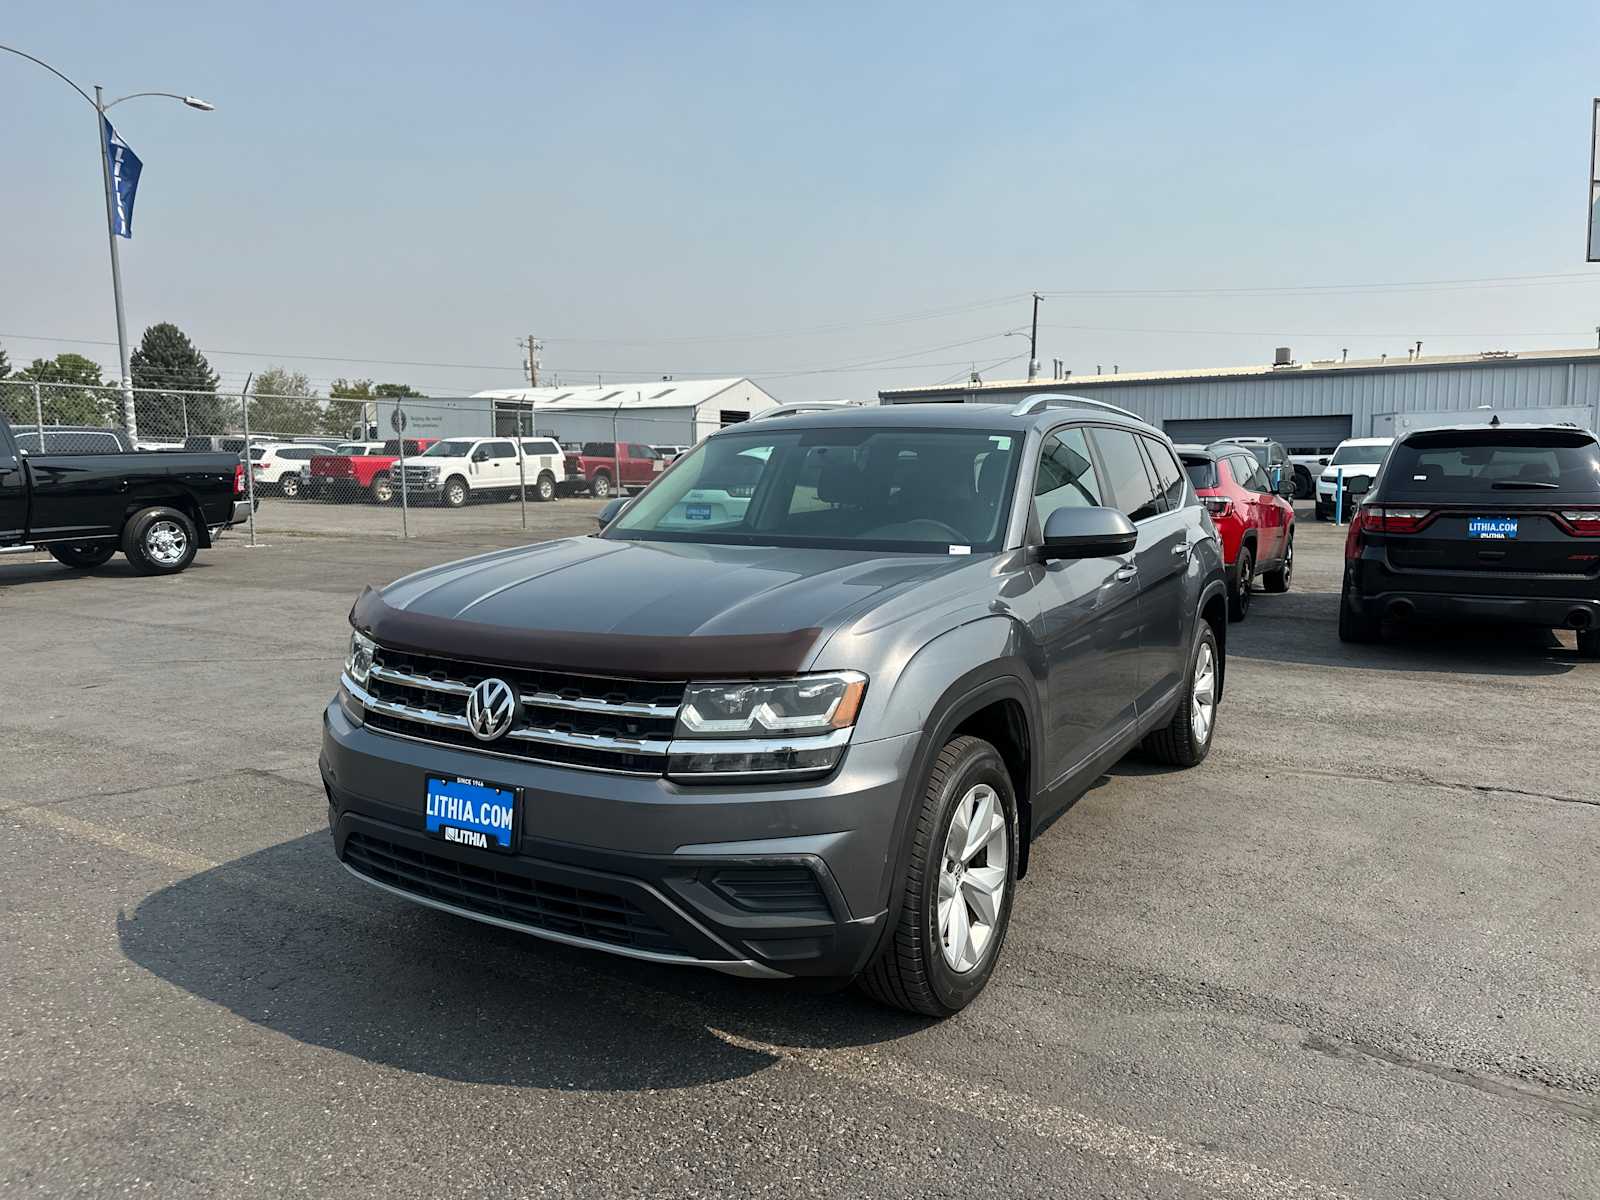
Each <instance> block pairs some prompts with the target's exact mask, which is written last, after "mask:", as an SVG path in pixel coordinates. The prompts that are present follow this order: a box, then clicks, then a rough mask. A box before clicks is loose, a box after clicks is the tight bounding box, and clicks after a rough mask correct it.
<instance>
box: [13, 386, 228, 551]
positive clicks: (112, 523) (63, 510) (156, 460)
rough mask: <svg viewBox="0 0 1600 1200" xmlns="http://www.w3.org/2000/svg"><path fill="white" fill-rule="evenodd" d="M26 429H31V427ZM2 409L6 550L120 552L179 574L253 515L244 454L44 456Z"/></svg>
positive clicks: (47, 443)
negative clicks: (216, 539) (19, 435)
mask: <svg viewBox="0 0 1600 1200" xmlns="http://www.w3.org/2000/svg"><path fill="white" fill-rule="evenodd" d="M22 432H26V430H24V431H22ZM33 437H34V444H33V446H31V447H30V446H29V445H28V443H27V439H24V440H23V444H22V445H20V446H19V445H18V438H17V436H16V435H15V434H13V432H12V429H11V425H10V424H9V423H8V422H7V420H6V418H5V416H4V415H3V414H0V550H4V549H6V548H7V547H16V546H36V547H38V548H39V549H41V550H46V551H48V552H49V553H50V555H51V556H52V557H53V558H55V560H56V561H57V562H60V563H65V564H66V565H67V566H69V567H77V568H80V569H84V568H89V567H98V566H100V565H101V564H102V563H104V562H106V561H107V560H108V559H110V558H111V556H112V555H113V554H115V553H116V552H117V551H118V550H121V551H122V552H123V553H124V554H126V555H127V556H128V561H129V562H130V563H132V564H133V567H134V569H135V570H136V571H139V572H141V573H142V574H146V575H171V574H173V573H175V572H178V571H181V570H183V569H184V568H185V567H187V566H188V565H189V564H190V563H191V562H193V561H194V555H195V551H196V550H202V549H206V548H208V547H209V546H210V545H211V539H212V538H213V537H214V536H215V535H216V534H218V533H220V532H221V531H222V530H223V529H224V528H226V527H227V526H229V525H237V524H238V523H239V522H240V521H243V520H244V519H245V518H246V517H247V516H248V515H249V502H248V501H247V500H246V499H245V484H244V464H243V463H242V462H240V460H239V457H238V455H236V454H190V453H183V452H162V453H159V454H158V453H144V452H139V451H134V452H126V451H125V452H122V453H87V454H73V453H51V452H49V451H50V445H49V442H48V439H47V440H46V443H45V447H44V449H45V451H46V452H45V453H39V452H38V448H37V434H35V435H33Z"/></svg>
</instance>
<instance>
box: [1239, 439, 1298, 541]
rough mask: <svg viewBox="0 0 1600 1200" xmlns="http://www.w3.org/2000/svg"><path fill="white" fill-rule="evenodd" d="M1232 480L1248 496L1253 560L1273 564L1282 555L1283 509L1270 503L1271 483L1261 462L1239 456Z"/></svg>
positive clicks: (1248, 456)
mask: <svg viewBox="0 0 1600 1200" xmlns="http://www.w3.org/2000/svg"><path fill="white" fill-rule="evenodd" d="M1234 478H1235V480H1236V481H1237V482H1238V484H1239V486H1240V487H1241V488H1243V489H1244V490H1245V492H1246V493H1247V494H1248V496H1249V505H1250V524H1251V527H1252V528H1254V529H1255V531H1256V561H1257V562H1258V563H1261V562H1275V561H1277V559H1278V556H1279V555H1281V554H1282V553H1283V538H1284V533H1285V530H1286V526H1285V524H1284V522H1283V520H1282V519H1281V513H1282V511H1283V510H1282V509H1280V508H1279V507H1278V506H1277V505H1276V504H1274V503H1272V480H1271V479H1270V478H1269V477H1268V476H1267V473H1266V471H1265V470H1263V469H1262V466H1261V463H1260V460H1258V459H1256V458H1254V457H1253V456H1251V455H1240V456H1239V457H1238V459H1236V460H1235V462H1234Z"/></svg>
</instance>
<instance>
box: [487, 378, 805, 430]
mask: <svg viewBox="0 0 1600 1200" xmlns="http://www.w3.org/2000/svg"><path fill="white" fill-rule="evenodd" d="M472 399H474V400H486V401H491V402H492V403H493V407H494V412H495V421H496V424H497V425H503V424H509V427H508V428H507V429H505V430H501V429H498V428H497V429H496V430H495V432H497V433H498V432H511V431H512V430H513V429H514V428H515V426H516V424H517V423H519V421H520V423H521V424H522V427H523V429H524V430H525V431H528V432H535V433H548V434H550V435H552V436H554V437H555V438H557V439H558V440H560V441H563V442H611V441H617V442H643V443H645V444H646V445H651V446H692V445H694V444H695V443H696V442H698V441H699V440H700V439H701V438H703V437H705V436H706V435H707V434H711V433H715V432H716V431H717V430H718V429H721V428H722V427H723V426H725V425H734V424H737V423H738V422H740V421H745V420H748V419H749V418H751V417H753V416H755V415H756V414H757V413H759V412H761V411H763V410H765V409H768V408H771V407H772V406H773V405H775V404H776V403H777V401H776V400H775V399H773V397H772V396H770V395H768V394H767V393H766V392H765V391H763V390H762V389H761V388H760V387H759V386H758V385H757V384H755V383H752V382H751V381H750V380H748V379H657V380H653V381H651V382H649V383H608V384H604V385H591V386H587V387H537V388H497V389H495V390H493V391H487V392H477V393H475V394H474V395H473V397H472Z"/></svg>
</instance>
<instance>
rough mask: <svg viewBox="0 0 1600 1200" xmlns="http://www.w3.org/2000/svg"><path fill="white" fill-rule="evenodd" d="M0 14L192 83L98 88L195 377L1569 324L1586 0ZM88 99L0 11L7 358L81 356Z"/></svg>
mask: <svg viewBox="0 0 1600 1200" xmlns="http://www.w3.org/2000/svg"><path fill="white" fill-rule="evenodd" d="M0 43H4V44H6V45H9V46H15V47H17V48H18V49H21V50H25V51H27V52H28V53H30V54H33V55H35V56H37V57H39V58H42V59H44V60H46V61H47V62H49V63H50V64H51V65H53V66H54V67H56V68H57V69H59V70H60V71H62V72H63V73H65V74H66V75H68V76H70V77H72V78H73V79H74V80H76V81H77V82H78V83H80V84H81V85H82V86H83V87H84V88H85V90H89V91H91V92H92V88H93V85H94V84H96V83H100V84H103V85H104V86H105V87H106V90H107V95H108V96H118V95H122V94H125V93H128V92H136V91H145V90H164V91H174V92H180V93H186V94H192V95H196V96H200V97H203V98H205V99H206V100H209V101H211V102H212V103H213V104H215V105H216V111H215V112H212V113H200V112H195V111H193V110H191V109H188V108H185V107H183V106H182V105H180V104H177V103H175V102H173V101H171V100H165V99H151V98H140V99H134V100H130V101H129V102H128V103H126V104H124V105H121V106H119V107H118V108H116V109H115V110H113V113H112V119H113V121H114V123H115V124H116V126H117V128H118V131H119V132H120V133H121V135H122V136H123V138H124V139H125V140H126V141H127V142H128V143H129V145H131V146H132V147H133V148H134V150H135V151H136V152H137V153H138V154H139V155H140V157H141V158H142V159H143V160H144V174H143V178H142V180H141V182H140V186H139V194H138V201H137V205H136V208H135V214H134V237H133V239H132V240H131V241H126V242H123V243H122V244H121V249H122V262H123V275H124V285H125V292H126V297H127V305H128V321H129V326H130V333H131V336H132V337H133V338H134V340H135V341H136V340H137V337H138V334H139V332H140V331H141V330H142V329H143V328H144V327H145V326H147V325H149V324H151V323H153V322H156V321H172V322H174V323H176V324H177V325H179V326H180V327H182V328H183V329H184V330H185V331H186V332H188V333H189V335H190V336H191V337H192V338H193V339H194V340H195V342H196V343H197V344H198V345H199V346H200V348H201V349H202V350H203V351H204V352H205V353H206V354H207V355H208V356H209V358H210V360H211V363H212V365H213V367H214V368H215V369H216V370H217V371H218V372H219V373H220V374H221V376H222V383H223V386H224V387H227V386H233V387H237V386H239V385H240V384H241V383H242V382H243V379H244V377H245V375H246V374H247V373H248V372H251V371H260V370H261V369H263V368H264V367H266V366H268V365H270V364H280V365H284V366H287V367H290V368H292V369H297V370H301V371H304V372H305V373H306V374H307V375H308V376H310V378H311V380H312V382H313V384H314V385H315V386H317V387H318V388H319V389H321V390H324V391H325V390H326V387H327V385H328V383H329V382H330V381H331V380H332V379H334V378H336V377H339V376H347V377H372V378H375V379H378V380H380V381H381V380H393V381H400V382H408V383H411V384H413V385H415V386H418V387H421V388H423V389H424V390H426V391H428V392H430V393H432V394H436V395H446V394H461V393H466V392H471V391H476V390H480V389H483V388H491V387H509V386H515V385H516V384H518V383H519V381H520V380H521V378H522V375H521V354H522V351H521V350H520V349H519V347H518V344H517V342H518V339H520V338H522V337H523V336H525V335H527V334H530V333H531V334H534V335H536V336H538V337H540V338H542V340H543V342H544V351H543V369H544V378H545V381H547V382H548V381H552V380H556V379H559V380H560V381H561V382H568V383H578V382H584V383H593V382H595V381H596V379H597V378H600V379H602V380H603V381H604V382H608V383H609V382H621V381H625V380H652V379H657V378H659V377H661V376H662V375H668V374H671V375H674V376H676V377H679V378H685V377H690V376H696V375H701V376H704V375H749V376H751V377H752V378H754V379H755V380H756V381H757V382H759V383H761V384H762V385H763V386H765V387H766V388H767V390H769V391H770V392H772V393H773V394H774V395H776V396H778V397H779V398H780V399H784V400H806V399H815V398H824V397H849V398H870V397H871V396H872V395H873V393H875V392H876V391H877V389H879V388H882V387H896V386H911V385H915V384H926V383H933V382H937V381H946V380H951V379H960V378H964V377H965V376H966V374H967V373H968V372H969V371H970V370H971V369H972V368H973V367H974V366H975V367H977V368H978V369H979V370H980V371H981V372H982V374H983V377H984V378H985V379H996V378H1007V377H1009V378H1016V377H1020V376H1023V375H1025V373H1026V358H1027V341H1026V338H1025V337H1022V336H1015V333H1016V331H1024V332H1025V331H1026V328H1027V325H1028V320H1029V315H1030V300H1029V295H1030V293H1032V292H1034V291H1038V292H1041V293H1044V295H1045V299H1044V301H1043V303H1042V304H1041V306H1040V329H1039V350H1038V354H1039V358H1040V359H1041V360H1042V362H1043V364H1044V372H1045V373H1046V374H1049V373H1050V372H1051V370H1052V367H1051V362H1052V360H1053V359H1057V358H1059V359H1062V360H1064V362H1065V364H1066V366H1067V367H1068V368H1069V369H1070V370H1071V371H1072V372H1073V373H1074V374H1092V373H1094V371H1095V370H1096V368H1097V367H1099V368H1101V369H1103V370H1106V371H1109V370H1111V369H1112V368H1113V366H1114V365H1115V366H1116V367H1117V368H1118V369H1120V370H1123V371H1130V370H1142V369H1158V368H1178V367H1201V366H1230V365H1242V364H1246V363H1260V362H1267V361H1270V360H1271V355H1272V350H1273V347H1275V346H1278V345H1287V346H1290V347H1291V348H1292V349H1293V352H1294V355H1295V357H1296V358H1297V359H1300V360H1306V359H1311V358H1327V357H1337V356H1338V355H1339V354H1340V353H1341V352H1342V351H1344V350H1348V352H1349V354H1350V356H1351V357H1353V358H1354V357H1367V356H1376V355H1378V354H1380V353H1387V354H1390V355H1391V356H1393V355H1396V354H1404V353H1405V352H1406V349H1407V348H1408V347H1409V346H1410V345H1411V344H1412V343H1414V342H1415V341H1417V340H1419V339H1420V340H1421V341H1422V342H1423V348H1424V353H1430V354H1431V353H1469V352H1476V351H1479V350H1485V349H1511V350H1516V349H1532V348H1552V347H1572V346H1593V345H1595V344H1596V332H1595V327H1596V326H1597V325H1600V264H1592V265H1590V264H1586V263H1585V262H1584V240H1585V233H1586V231H1587V221H1588V215H1589V214H1588V187H1587V175H1588V170H1589V161H1588V160H1589V153H1590V146H1591V142H1590V125H1589V122H1590V111H1591V99H1592V97H1594V96H1595V95H1596V94H1597V93H1600V67H1597V66H1596V57H1595V53H1594V50H1595V47H1596V45H1600V5H1596V4H1594V3H1593V0H1576V2H1571V3H1566V2H1560V0H1556V2H1550V3H1545V4H1540V5H1535V6H1530V7H1529V8H1528V9H1525V10H1520V11H1518V12H1517V13H1516V14H1515V15H1514V16H1512V15H1509V14H1508V10H1506V9H1505V8H1504V6H1503V5H1488V4H1474V3H1460V2H1457V3H1448V4H1432V3H1414V4H1399V5H1396V4H1393V3H1385V4H1373V5H1366V4H1360V3H1356V4H1341V5H1309V4H1291V5H1284V4H1272V5H1268V4H1261V5H1236V4H1226V3H1215V4H1209V5H1195V4H1192V3H1179V4H1164V3H1123V4H1116V3H1106V4H1064V3H1040V4H1014V5H1007V4H986V5H974V4H965V5H945V4H938V3H920V4H859V3H856V4H851V3H841V4H833V3H829V2H822V0H819V2H814V3H807V4H783V5H780V4H763V3H756V4H750V3H743V4H731V3H729V4H722V3H702V4H692V5H663V4H659V3H650V4H647V3H622V2H618V3H594V2H590V3H570V4H569V3H458V4H453V5H446V4H415V3H405V2H403V0H389V2H386V3H383V4H377V3H366V4H354V3H341V2H339V0H320V2H318V3H304V2H302V0H281V2H279V3H274V4H271V5H242V4H221V5H219V4H215V3H210V4H189V3H176V2H171V0H140V3H138V4H135V5H129V4H127V3H126V2H125V0H124V2H122V3H117V4H101V3H79V2H72V3H62V2H60V0H48V2H43V3H41V2H36V0H11V2H10V3H9V4H7V5H6V7H5V9H4V12H3V14H0ZM93 125H94V118H93V113H92V111H91V109H90V107H89V106H88V105H87V104H85V103H84V101H83V100H82V99H81V98H80V97H78V96H77V95H75V94H74V93H73V92H72V91H71V90H70V89H69V88H68V87H67V86H66V85H65V84H63V83H62V82H61V81H60V80H58V79H56V78H54V77H53V76H51V75H49V74H48V73H47V72H45V71H44V70H42V69H41V68H39V67H37V66H35V65H34V64H32V63H30V62H27V61H25V60H23V59H20V58H16V57H14V56H12V55H7V54H3V53H0V156H3V157H0V162H3V163H4V176H5V186H4V188H3V190H0V196H3V198H4V199H3V203H0V217H3V219H0V274H3V276H4V278H5V280H6V286H5V287H3V288H0V347H3V348H5V349H6V350H7V351H8V353H9V355H10V358H11V360H12V363H13V366H16V365H21V364H23V363H26V362H27V361H29V360H31V359H32V358H34V357H40V356H43V357H49V356H51V355H54V354H55V353H57V352H60V351H64V350H70V351H74V352H77V353H82V354H86V355H88V356H89V357H91V358H95V359H97V360H98V361H99V362H101V363H103V364H106V366H107V371H106V374H107V377H108V378H110V377H114V376H115V374H116V369H115V362H116V349H115V337H116V326H115V321H114V317H113V310H112V301H111V287H110V270H109V263H108V261H107V248H106V239H105V234H104V199H103V192H102V189H101V179H100V168H99V165H98V161H97V158H96V150H95V145H96V143H95V142H94V141H93V140H92V139H93V137H94V128H93ZM1580 188H1582V190H1583V196H1584V202H1583V207H1581V208H1580V206H1579V194H1580ZM1530 276H1539V277H1541V278H1536V279H1530V278H1528V277H1530ZM1462 280H1470V281H1476V282H1470V283H1459V282H1450V283H1442V282H1440V281H1462ZM1374 285H1391V286H1374ZM1392 285H1402V286H1392ZM1008 333H1010V334H1012V336H1008Z"/></svg>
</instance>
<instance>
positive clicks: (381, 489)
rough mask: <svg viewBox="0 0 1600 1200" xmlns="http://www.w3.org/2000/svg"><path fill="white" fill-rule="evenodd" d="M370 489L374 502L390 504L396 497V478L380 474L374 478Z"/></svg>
mask: <svg viewBox="0 0 1600 1200" xmlns="http://www.w3.org/2000/svg"><path fill="white" fill-rule="evenodd" d="M368 490H369V491H370V492H371V493H372V502H373V503H374V504H388V503H389V502H390V501H391V500H393V499H394V480H392V479H390V478H389V476H387V475H379V476H377V477H376V478H375V479H373V481H372V487H371V488H369V489H368Z"/></svg>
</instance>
